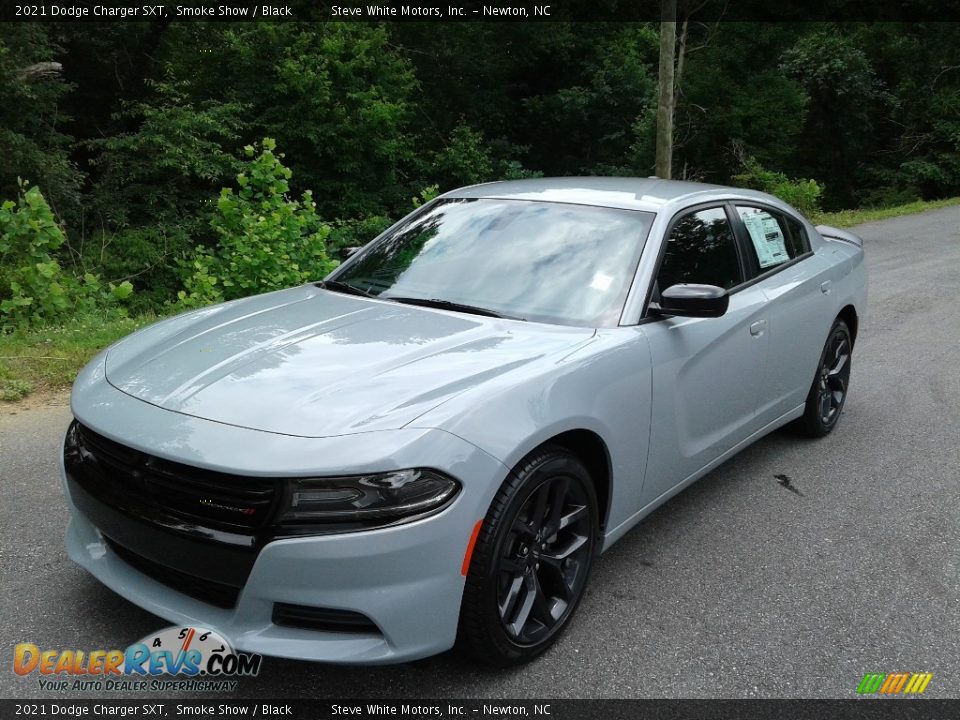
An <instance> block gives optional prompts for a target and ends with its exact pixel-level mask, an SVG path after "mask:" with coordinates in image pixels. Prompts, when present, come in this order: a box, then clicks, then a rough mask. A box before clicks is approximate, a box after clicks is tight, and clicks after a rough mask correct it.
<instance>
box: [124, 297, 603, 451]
mask: <svg viewBox="0 0 960 720" xmlns="http://www.w3.org/2000/svg"><path fill="white" fill-rule="evenodd" d="M593 334H594V331H593V330H592V329H585V328H568V327H560V326H551V325H540V324H535V323H523V322H519V321H509V320H500V319H497V318H486V317H480V316H475V315H465V314H459V313H452V312H444V311H438V310H431V309H426V308H421V307H414V306H410V305H400V304H396V303H390V302H383V301H376V300H370V299H367V298H362V297H354V296H347V295H341V294H337V293H332V292H328V291H326V290H321V289H319V288H316V287H314V286H304V287H300V288H294V289H291V290H284V291H281V292H277V293H270V294H267V295H260V296H257V297H254V298H248V299H246V300H241V301H236V302H232V303H226V304H223V305H217V306H214V307H211V308H205V309H203V310H199V311H195V312H191V313H187V314H185V315H180V316H178V317H176V318H172V319H170V320H167V321H164V322H160V323H157V324H156V325H153V326H150V327H148V328H145V329H144V330H141V331H139V332H137V333H135V334H134V335H131V336H130V337H128V338H126V339H125V340H122V341H120V342H119V343H117V344H116V345H114V346H113V347H111V348H110V350H109V352H108V353H107V356H106V369H105V370H106V377H107V381H108V382H109V383H110V384H111V385H113V386H114V387H116V388H117V389H119V390H121V391H122V392H124V393H127V394H129V395H132V396H133V397H135V398H138V399H140V400H143V401H145V402H148V403H151V404H153V405H157V406H159V407H162V408H165V409H167V410H172V411H175V412H179V413H185V414H187V415H192V416H195V417H199V418H204V419H207V420H213V421H216V422H222V423H228V424H231V425H237V426H240V427H246V428H251V429H256V430H263V431H267V432H274V433H282V434H286V435H297V436H303V437H325V436H330V435H339V434H345V433H352V432H362V431H368V430H384V429H396V428H400V427H403V426H404V425H407V424H409V423H410V422H412V421H413V420H414V419H416V418H417V417H419V416H420V415H422V414H423V413H425V412H427V411H429V410H431V409H433V408H435V407H437V406H438V405H440V404H441V403H443V402H444V401H446V400H448V399H450V398H451V397H453V396H454V395H457V394H459V393H462V392H464V391H466V390H469V389H471V388H474V387H477V386H479V385H481V384H483V383H484V382H487V381H489V380H492V379H493V378H495V377H498V376H501V375H503V374H504V373H509V372H512V371H515V370H517V369H519V368H521V367H523V366H526V365H528V364H530V363H533V362H536V361H538V360H543V359H544V358H548V357H550V356H553V355H556V354H557V353H561V352H563V351H566V350H568V349H569V348H572V347H574V346H576V345H578V344H580V343H582V342H584V341H586V340H588V339H589V338H590V337H591V336H592V335H593Z"/></svg>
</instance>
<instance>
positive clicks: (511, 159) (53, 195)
mask: <svg viewBox="0 0 960 720" xmlns="http://www.w3.org/2000/svg"><path fill="white" fill-rule="evenodd" d="M683 19H684V18H682V17H681V20H683ZM687 20H688V22H686V23H682V24H681V26H680V27H679V28H678V36H679V38H680V40H679V49H680V60H679V62H678V67H677V76H678V105H677V108H676V114H675V115H676V118H675V125H676V133H675V158H674V163H673V167H674V169H675V174H676V176H678V177H682V178H688V179H697V180H704V181H712V182H730V181H733V182H739V183H742V184H746V185H750V186H753V187H757V188H761V189H764V190H768V191H770V192H773V193H775V194H778V195H780V196H782V197H784V199H786V200H787V201H789V202H792V203H794V204H795V205H797V206H798V207H800V208H801V209H802V210H804V211H806V212H812V211H814V210H816V209H817V208H823V209H827V210H830V209H838V208H845V207H857V206H871V205H884V204H891V203H897V202H908V201H911V200H914V199H918V198H923V199H933V198H938V197H945V196H949V195H956V194H958V193H960V41H958V40H960V37H958V30H957V27H956V25H955V24H950V23H904V22H899V23H872V24H870V23H850V24H832V23H813V22H810V23H794V24H789V23H782V24H776V23H746V24H738V23H733V22H720V23H712V22H711V23H706V22H698V21H697V17H696V15H694V16H693V17H691V18H688V19H687ZM657 51H658V26H657V25H656V24H602V23H596V24H591V23H506V24H493V23H452V24H449V25H443V26H439V25H436V24H429V23H396V24H365V23H343V24H338V23H312V24H297V23H277V24H270V23H256V24H253V23H251V24H210V25H204V24H196V23H184V24H178V23H168V24H160V23H153V24H151V23H142V24H140V23H117V24H111V25H97V24H92V23H85V24H81V23H77V24H70V25H66V24H64V25H58V24H43V25H41V24H2V25H0V200H2V199H6V200H8V201H9V202H8V203H7V204H5V205H4V210H3V215H2V216H0V217H2V218H3V223H4V224H3V229H2V230H0V232H2V233H4V234H3V239H2V243H3V245H2V246H0V247H2V248H3V249H2V252H3V253H4V255H3V267H2V271H0V282H2V285H0V301H2V302H3V303H5V304H4V305H3V308H5V309H3V310H2V312H3V318H4V320H3V322H4V324H6V325H10V324H20V323H37V322H44V321H47V320H50V319H56V318H57V317H58V316H60V315H62V313H65V312H67V310H68V308H69V306H71V305H76V303H77V302H80V301H81V300H83V301H84V302H85V301H86V299H87V298H90V297H97V298H103V297H113V296H114V295H113V293H112V291H111V290H110V285H109V283H114V285H115V287H117V288H126V287H128V286H127V285H122V283H123V282H129V283H132V284H133V286H135V287H136V293H135V295H134V296H133V298H131V302H132V303H133V307H134V308H135V309H137V310H138V311H139V310H144V309H149V308H159V307H162V306H163V305H164V304H166V303H170V302H177V303H181V304H188V305H189V304H192V303H193V304H195V303H200V302H206V301H209V300H214V299H219V298H231V297H237V296H240V295H242V294H248V293H251V292H257V291H262V290H265V289H269V288H274V287H280V286H283V285H287V284H293V283H296V282H300V281H302V280H304V279H307V278H316V277H319V276H322V275H323V274H324V272H325V271H326V270H327V269H329V268H330V267H331V260H330V257H334V256H335V255H336V249H337V248H339V247H341V246H347V245H356V244H359V243H362V242H365V241H366V240H368V239H369V238H370V237H372V236H373V235H374V234H376V233H377V232H379V231H380V230H382V229H383V228H384V227H386V225H387V224H388V222H389V220H388V218H390V217H396V216H398V215H399V214H402V213H405V212H406V211H407V210H409V208H410V202H411V198H417V199H418V201H419V200H422V199H423V197H425V195H424V192H425V189H427V188H431V186H434V185H436V186H438V187H439V188H440V190H444V189H447V188H450V187H453V186H456V185H462V184H467V183H475V182H483V181H486V180H492V179H499V178H517V177H527V176H535V175H563V174H616V175H639V176H646V175H649V174H651V172H652V169H653V159H654V158H653V152H654V150H653V149H654V128H655V109H656V108H655V98H656V76H657ZM263 138H274V139H275V142H276V145H275V146H274V144H273V141H269V142H267V143H266V144H263V145H261V142H262V140H263ZM281 151H282V153H283V154H282V155H281ZM281 157H283V160H282V161H281V159H280V158H281ZM20 178H24V179H26V180H28V181H29V185H27V186H24V188H23V189H21V185H20ZM34 187H38V188H39V191H36V190H33V189H30V188H34ZM223 188H233V189H228V190H222V189H223ZM41 192H42V195H41ZM426 192H427V195H429V194H430V193H433V192H436V190H433V189H431V190H426ZM44 198H45V200H44ZM44 208H46V209H44ZM31 223H34V224H31ZM34 226H36V228H38V229H37V230H35V231H33V230H31V231H30V232H35V236H34V237H28V236H29V232H28V231H27V230H26V228H33V227H34ZM96 277H102V278H104V281H105V283H106V284H102V283H101V282H100V281H99V280H94V278H96ZM57 288H60V289H61V290H62V291H63V294H62V295H61V294H60V291H59V290H57ZM116 292H118V293H120V294H123V293H124V292H125V291H124V290H118V291H116Z"/></svg>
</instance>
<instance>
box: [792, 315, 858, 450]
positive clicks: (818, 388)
mask: <svg viewBox="0 0 960 720" xmlns="http://www.w3.org/2000/svg"><path fill="white" fill-rule="evenodd" d="M852 351H853V339H852V338H851V337H850V328H848V327H847V324H846V323H845V322H844V321H843V320H840V319H837V320H836V321H835V322H834V323H833V327H832V328H830V334H829V335H828V336H827V342H826V343H825V344H824V346H823V352H822V353H820V363H819V364H818V365H817V374H816V375H815V376H814V378H813V384H812V385H811V386H810V392H808V393H807V402H806V406H805V408H804V411H803V416H802V417H800V418H799V419H798V420H797V422H796V428H797V429H798V430H799V431H800V432H801V433H802V434H804V435H806V436H808V437H813V438H820V437H824V436H825V435H829V434H830V433H831V432H832V431H833V429H834V428H835V427H836V426H837V423H838V422H839V421H840V413H841V412H842V411H843V405H844V403H845V402H846V400H847V391H848V390H849V388H850V365H851V354H852Z"/></svg>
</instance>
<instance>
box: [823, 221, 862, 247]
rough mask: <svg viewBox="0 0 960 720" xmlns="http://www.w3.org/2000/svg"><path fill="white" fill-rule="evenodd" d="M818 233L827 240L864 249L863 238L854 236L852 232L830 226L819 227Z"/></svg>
mask: <svg viewBox="0 0 960 720" xmlns="http://www.w3.org/2000/svg"><path fill="white" fill-rule="evenodd" d="M817 232H818V233H820V235H822V236H823V237H824V238H826V239H827V240H839V241H840V242H845V243H850V244H851V245H856V246H857V247H863V238H861V237H860V236H859V235H854V234H853V233H852V232H847V231H846V230H841V229H840V228H835V227H831V226H830V225H817Z"/></svg>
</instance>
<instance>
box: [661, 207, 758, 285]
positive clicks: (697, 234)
mask: <svg viewBox="0 0 960 720" xmlns="http://www.w3.org/2000/svg"><path fill="white" fill-rule="evenodd" d="M741 282H743V273H742V271H741V269H740V258H739V257H738V255H737V243H736V240H735V239H734V235H733V231H732V230H731V228H730V223H729V222H728V221H727V214H726V212H724V209H723V208H722V207H719V208H710V209H708V210H699V211H697V212H694V213H691V214H689V215H686V216H684V217H682V218H680V220H679V221H678V222H677V224H676V225H674V227H673V231H672V232H671V233H670V237H669V238H668V239H667V249H666V252H665V254H664V256H663V264H662V265H661V266H660V272H659V273H658V274H657V288H658V290H660V291H663V290H666V289H667V288H668V287H670V286H671V285H676V284H678V283H699V284H703V285H718V286H719V287H722V288H732V287H734V286H735V285H739V284H740V283H741Z"/></svg>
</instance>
